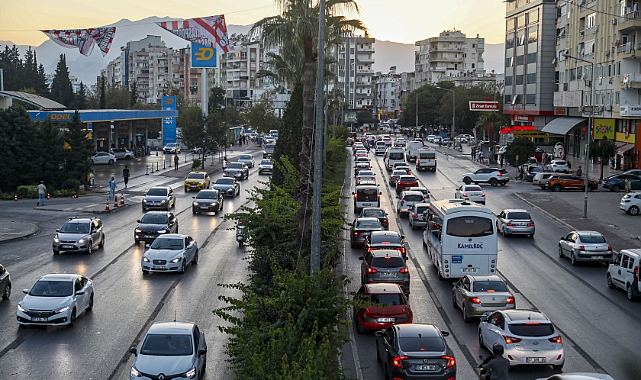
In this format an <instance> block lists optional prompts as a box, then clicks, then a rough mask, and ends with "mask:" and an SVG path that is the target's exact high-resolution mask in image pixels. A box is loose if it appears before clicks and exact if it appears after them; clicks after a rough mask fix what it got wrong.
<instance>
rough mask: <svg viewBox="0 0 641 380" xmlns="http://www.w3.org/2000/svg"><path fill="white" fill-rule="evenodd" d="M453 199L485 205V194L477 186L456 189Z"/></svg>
mask: <svg viewBox="0 0 641 380" xmlns="http://www.w3.org/2000/svg"><path fill="white" fill-rule="evenodd" d="M454 199H468V200H470V201H472V202H478V203H481V204H485V192H484V191H483V188H482V187H481V186H479V185H463V186H460V187H459V188H458V189H456V192H455V193H454Z"/></svg>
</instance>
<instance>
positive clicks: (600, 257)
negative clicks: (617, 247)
mask: <svg viewBox="0 0 641 380" xmlns="http://www.w3.org/2000/svg"><path fill="white" fill-rule="evenodd" d="M592 259H593V260H601V259H603V256H592Z"/></svg>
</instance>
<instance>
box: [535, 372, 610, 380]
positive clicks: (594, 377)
mask: <svg viewBox="0 0 641 380" xmlns="http://www.w3.org/2000/svg"><path fill="white" fill-rule="evenodd" d="M536 380H614V379H613V378H612V376H610V375H608V374H605V373H596V372H564V373H558V374H556V375H552V376H550V377H545V378H538V379H536Z"/></svg>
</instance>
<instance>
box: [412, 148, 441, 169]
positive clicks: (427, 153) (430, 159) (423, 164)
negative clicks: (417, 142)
mask: <svg viewBox="0 0 641 380" xmlns="http://www.w3.org/2000/svg"><path fill="white" fill-rule="evenodd" d="M416 170H418V171H421V170H433V171H436V152H435V151H434V150H432V149H419V150H418V157H417V159H416Z"/></svg>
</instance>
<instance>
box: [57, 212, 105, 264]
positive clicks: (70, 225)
mask: <svg viewBox="0 0 641 380" xmlns="http://www.w3.org/2000/svg"><path fill="white" fill-rule="evenodd" d="M104 246H105V231H104V229H103V226H102V220H100V218H96V217H93V218H76V217H73V218H69V220H67V221H66V222H65V224H63V225H62V227H60V228H59V229H57V230H56V236H54V237H53V244H52V248H53V254H54V255H57V254H59V253H62V252H84V253H86V254H87V255H91V253H92V252H93V250H94V249H97V248H102V247H104Z"/></svg>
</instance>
